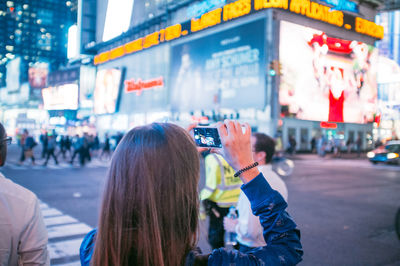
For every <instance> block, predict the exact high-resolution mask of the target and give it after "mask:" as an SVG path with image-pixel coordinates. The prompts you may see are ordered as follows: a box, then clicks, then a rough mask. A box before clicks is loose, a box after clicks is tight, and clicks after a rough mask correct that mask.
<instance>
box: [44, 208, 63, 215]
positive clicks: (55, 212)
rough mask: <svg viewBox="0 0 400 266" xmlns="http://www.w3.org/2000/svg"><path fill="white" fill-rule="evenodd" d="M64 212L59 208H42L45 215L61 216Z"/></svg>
mask: <svg viewBox="0 0 400 266" xmlns="http://www.w3.org/2000/svg"><path fill="white" fill-rule="evenodd" d="M62 214H63V213H62V212H60V211H59V210H57V209H54V208H50V209H44V210H42V215H43V217H50V216H59V215H62Z"/></svg>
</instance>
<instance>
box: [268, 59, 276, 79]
mask: <svg viewBox="0 0 400 266" xmlns="http://www.w3.org/2000/svg"><path fill="white" fill-rule="evenodd" d="M269 75H270V76H272V77H273V76H275V75H276V70H275V60H272V61H271V62H270V63H269Z"/></svg>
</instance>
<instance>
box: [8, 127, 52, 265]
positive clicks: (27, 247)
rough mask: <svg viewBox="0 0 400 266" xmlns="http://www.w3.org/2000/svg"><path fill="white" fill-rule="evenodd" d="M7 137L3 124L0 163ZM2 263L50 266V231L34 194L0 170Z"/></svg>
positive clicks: (9, 141)
mask: <svg viewBox="0 0 400 266" xmlns="http://www.w3.org/2000/svg"><path fill="white" fill-rule="evenodd" d="M8 143H11V138H9V137H7V135H6V132H5V130H4V127H3V125H2V124H1V123H0V166H3V165H4V163H5V162H6V158H7V144H8ZM0 214H1V215H0V232H1V237H0V265H4V266H6V265H13V266H14V265H50V256H49V252H48V250H47V243H48V237H47V230H46V226H45V224H44V220H43V216H42V213H41V211H40V207H39V201H38V199H37V197H36V195H35V194H34V193H32V192H31V191H29V190H28V189H26V188H24V187H22V186H20V185H17V184H15V183H13V182H12V181H11V180H9V179H7V178H5V177H4V176H3V175H2V174H1V173H0Z"/></svg>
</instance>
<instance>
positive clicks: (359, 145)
mask: <svg viewBox="0 0 400 266" xmlns="http://www.w3.org/2000/svg"><path fill="white" fill-rule="evenodd" d="M361 146H362V139H361V136H358V138H357V140H356V149H357V156H358V157H361V148H362V147H361Z"/></svg>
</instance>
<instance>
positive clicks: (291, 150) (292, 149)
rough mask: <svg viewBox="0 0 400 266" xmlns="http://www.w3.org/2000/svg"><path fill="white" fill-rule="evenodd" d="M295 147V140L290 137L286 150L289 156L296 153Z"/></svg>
mask: <svg viewBox="0 0 400 266" xmlns="http://www.w3.org/2000/svg"><path fill="white" fill-rule="evenodd" d="M296 145H297V142H296V139H295V138H294V137H293V136H292V135H290V136H289V148H288V149H287V151H288V153H289V154H294V153H295V152H296Z"/></svg>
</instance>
